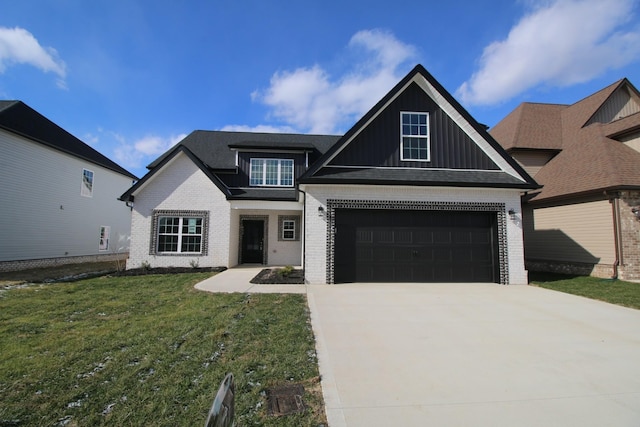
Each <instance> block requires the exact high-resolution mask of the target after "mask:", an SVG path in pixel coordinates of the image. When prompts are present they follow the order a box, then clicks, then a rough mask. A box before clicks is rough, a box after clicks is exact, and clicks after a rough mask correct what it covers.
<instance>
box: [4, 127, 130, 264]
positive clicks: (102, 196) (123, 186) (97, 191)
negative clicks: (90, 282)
mask: <svg viewBox="0 0 640 427" xmlns="http://www.w3.org/2000/svg"><path fill="white" fill-rule="evenodd" d="M83 168H85V169H89V170H92V171H93V172H94V185H93V197H83V196H81V195H80V186H81V182H82V169H83ZM0 182H2V185H1V186H0V261H11V260H25V259H40V258H57V257H65V256H81V255H98V254H101V253H105V252H101V251H99V237H100V226H103V225H106V226H110V227H111V242H110V244H115V240H117V239H118V236H120V237H121V240H122V241H123V242H124V246H125V247H126V246H128V245H127V243H126V240H127V236H128V235H129V233H130V227H131V214H130V210H129V208H127V207H126V206H125V204H124V203H123V202H120V201H119V200H117V198H118V197H119V196H120V195H121V194H122V193H124V192H125V191H126V190H127V189H128V188H129V187H130V186H131V178H129V177H126V176H123V175H120V174H118V173H115V172H113V171H111V170H109V169H106V168H103V167H101V166H97V165H95V164H92V163H90V162H87V161H84V160H82V159H79V158H76V157H73V156H70V155H67V154H65V153H62V152H60V151H57V150H54V149H51V148H49V147H46V146H44V145H42V144H39V143H35V142H32V141H30V140H28V139H25V138H22V137H19V136H16V135H14V134H12V133H9V132H6V131H2V130H0ZM112 247H113V246H112ZM125 249H126V248H125ZM107 252H112V250H111V249H110V250H109V251H107Z"/></svg>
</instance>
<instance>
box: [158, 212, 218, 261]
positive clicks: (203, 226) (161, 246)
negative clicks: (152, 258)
mask: <svg viewBox="0 0 640 427" xmlns="http://www.w3.org/2000/svg"><path fill="white" fill-rule="evenodd" d="M207 220H208V212H203V211H155V212H154V213H153V223H152V233H153V235H152V237H153V240H152V243H151V250H150V253H151V254H152V255H194V254H195V255H206V253H207V242H206V233H207Z"/></svg>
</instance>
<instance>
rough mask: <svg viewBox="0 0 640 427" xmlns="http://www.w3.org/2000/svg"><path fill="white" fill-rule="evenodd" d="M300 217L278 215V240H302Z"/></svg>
mask: <svg viewBox="0 0 640 427" xmlns="http://www.w3.org/2000/svg"><path fill="white" fill-rule="evenodd" d="M299 224H300V217H299V216H279V217H278V240H281V241H282V240H300V227H299Z"/></svg>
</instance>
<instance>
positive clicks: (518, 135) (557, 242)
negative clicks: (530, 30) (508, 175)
mask: <svg viewBox="0 0 640 427" xmlns="http://www.w3.org/2000/svg"><path fill="white" fill-rule="evenodd" d="M490 133H491V135H492V136H493V137H494V138H495V139H496V140H497V141H498V142H499V143H500V144H501V145H502V146H503V147H504V148H505V149H506V150H507V152H508V153H509V154H511V155H512V156H513V157H514V158H515V159H516V160H517V161H518V162H519V163H520V164H521V165H522V166H523V167H524V168H525V169H526V170H527V171H528V172H529V173H530V174H531V175H532V176H533V177H534V178H535V180H536V181H537V182H538V183H540V184H541V185H542V186H543V187H542V189H541V190H540V191H534V192H531V193H529V194H528V195H527V196H526V197H525V199H524V205H523V209H524V239H525V259H526V264H527V267H528V268H529V269H530V270H532V271H533V270H538V271H558V272H566V273H578V274H591V275H594V276H599V277H616V278H620V279H624V280H640V213H639V209H640V96H639V94H638V90H637V89H636V88H635V87H634V86H633V85H632V84H631V83H630V82H629V81H628V80H627V79H622V80H620V81H618V82H616V83H614V84H612V85H610V86H608V87H606V88H604V89H602V90H600V91H598V92H596V93H594V94H592V95H590V96H588V97H587V98H584V99H582V100H581V101H578V102H576V103H575V104H572V105H556V104H534V103H524V104H521V105H520V106H518V107H517V108H516V109H515V110H514V111H513V112H511V113H510V114H509V115H508V116H507V117H505V118H504V119H503V120H502V121H501V122H500V123H498V124H497V125H496V126H495V127H494V128H493V129H492V130H491V131H490Z"/></svg>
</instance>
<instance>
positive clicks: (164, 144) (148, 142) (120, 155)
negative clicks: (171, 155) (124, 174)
mask: <svg viewBox="0 0 640 427" xmlns="http://www.w3.org/2000/svg"><path fill="white" fill-rule="evenodd" d="M186 136H187V134H179V135H172V136H169V137H162V136H157V135H147V136H145V137H143V138H140V139H138V140H135V141H133V142H128V141H127V139H126V138H124V137H123V136H122V135H119V134H116V133H112V137H113V138H114V139H115V140H116V141H117V143H118V144H117V146H116V148H115V149H114V150H113V155H114V158H115V160H116V162H117V163H118V164H120V165H121V166H123V167H124V168H127V169H128V168H131V169H136V168H141V167H143V166H146V165H147V164H149V163H151V162H152V161H153V160H155V159H156V158H157V157H158V156H159V155H160V154H162V153H164V152H165V151H167V150H169V149H170V148H171V147H173V146H174V145H176V144H177V143H178V142H180V141H181V140H182V139H184V138H185V137H186Z"/></svg>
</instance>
